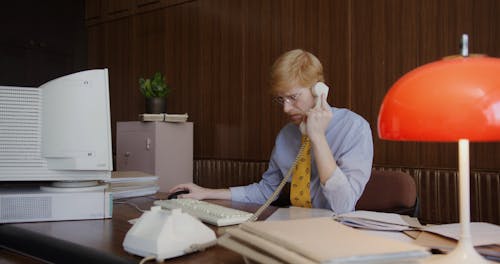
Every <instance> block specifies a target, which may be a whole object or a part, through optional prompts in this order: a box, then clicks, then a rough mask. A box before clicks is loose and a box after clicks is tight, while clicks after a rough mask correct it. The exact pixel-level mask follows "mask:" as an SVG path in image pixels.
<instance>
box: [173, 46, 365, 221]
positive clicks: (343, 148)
mask: <svg viewBox="0 0 500 264" xmlns="http://www.w3.org/2000/svg"><path fill="white" fill-rule="evenodd" d="M317 82H324V77H323V66H322V65H321V62H320V61H319V60H318V58H316V57H315V56H314V55H313V54H311V53H309V52H306V51H304V50H300V49H296V50H291V51H288V52H286V53H284V54H283V55H281V56H280V57H279V58H278V59H277V60H276V61H275V63H274V64H273V67H272V71H271V91H272V93H273V94H274V95H275V97H274V101H275V102H277V103H279V104H281V105H282V106H283V112H285V114H287V115H288V117H289V119H290V123H289V124H287V125H286V126H285V127H283V128H282V129H281V131H280V132H279V134H278V136H277V138H276V142H275V146H274V149H273V152H272V154H271V159H270V162H269V168H268V170H267V171H266V172H265V173H264V175H263V176H262V180H261V181H260V182H258V183H253V184H250V185H247V186H239V187H231V188H229V189H208V188H203V187H200V186H198V185H195V184H193V183H187V184H180V185H177V186H175V187H174V188H172V189H171V190H170V191H169V192H170V193H172V192H176V191H179V190H182V189H184V190H188V191H189V193H187V194H182V195H180V196H179V197H180V198H194V199H227V200H234V201H242V202H253V203H261V204H262V203H264V202H265V201H266V200H267V199H268V198H269V197H270V196H271V195H272V193H273V192H274V190H275V189H276V188H277V186H278V185H279V184H280V182H281V181H282V180H283V178H284V176H285V175H286V174H287V172H288V171H289V170H290V169H293V170H294V175H293V179H292V180H291V182H292V184H291V199H290V200H291V203H292V205H295V206H303V207H316V208H327V209H330V210H333V211H334V212H336V213H339V214H340V213H344V212H349V211H352V210H354V206H355V205H356V202H357V200H358V199H359V197H360V196H361V194H362V192H363V190H364V187H365V185H366V183H367V182H368V179H369V177H370V173H371V166H372V160H373V142H372V135H371V130H370V126H369V124H368V122H366V120H364V119H363V118H362V117H361V116H359V115H357V114H356V113H354V112H352V111H350V110H347V109H339V108H335V107H330V106H329V105H328V103H327V101H326V96H325V95H319V96H318V97H316V96H315V95H314V94H313V90H312V88H313V87H314V86H315V85H316V83H317ZM316 100H320V101H321V102H320V103H319V104H318V105H316ZM302 122H304V124H305V131H304V132H305V135H303V133H301V130H300V124H301V123H302ZM305 142H307V143H305ZM302 144H307V146H309V145H310V146H311V149H312V151H310V152H309V153H310V154H308V153H306V154H305V155H304V157H307V159H302V161H299V162H297V164H294V161H295V158H296V156H297V154H298V152H299V149H300V148H301V145H302ZM306 152H307V151H306ZM309 157H310V158H309ZM308 159H309V160H308ZM299 163H301V164H299ZM301 168H304V169H301ZM299 171H301V172H300V173H299ZM303 179H304V180H303Z"/></svg>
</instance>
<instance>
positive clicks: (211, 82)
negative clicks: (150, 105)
mask: <svg viewBox="0 0 500 264" xmlns="http://www.w3.org/2000/svg"><path fill="white" fill-rule="evenodd" d="M498 14H500V1H497V0H440V1H435V0H273V1H271V0H195V1H185V0H184V1H181V0H156V1H155V0H137V1H133V0H128V1H118V0H87V15H86V18H87V29H88V47H89V50H88V53H89V64H88V65H89V68H95V67H107V68H109V74H110V92H111V112H112V113H111V114H112V121H113V129H114V124H115V123H116V121H127V120H137V119H138V117H137V115H138V114H140V113H142V112H143V109H144V99H143V97H142V96H141V95H140V93H139V90H138V84H137V80H138V79H139V77H142V76H149V75H152V74H153V73H154V72H155V71H162V72H164V73H166V77H167V81H168V83H169V84H170V85H171V86H172V87H173V92H172V94H171V96H170V97H169V98H168V99H167V104H168V105H167V110H168V112H170V113H185V112H187V113H188V114H189V119H190V121H193V122H194V124H195V139H194V148H195V149H194V156H195V159H231V160H242V161H266V160H267V159H268V157H269V155H270V152H271V150H272V147H273V143H274V138H275V136H276V134H277V133H278V131H279V129H280V128H281V127H282V125H283V124H285V122H286V120H285V116H284V115H283V114H282V113H281V109H280V107H279V106H277V105H273V104H272V103H271V97H270V95H269V94H268V89H269V86H268V76H269V69H270V65H271V64H272V62H273V61H274V59H275V58H276V57H277V56H279V55H280V54H281V53H283V52H285V51H287V50H290V49H294V48H303V49H306V50H309V51H311V52H313V53H314V54H316V55H317V56H318V57H319V59H320V60H321V61H322V62H323V64H324V68H325V75H326V79H327V83H328V84H329V85H330V86H331V90H330V91H331V93H330V96H329V102H330V103H331V104H332V105H335V106H338V107H348V108H350V109H352V110H354V111H355V112H357V113H359V114H361V115H362V116H364V117H365V118H366V119H367V120H368V121H369V122H370V124H371V127H372V132H373V137H374V147H375V159H374V163H375V164H378V165H396V166H407V167H411V166H417V167H442V168H455V167H456V166H457V154H456V152H457V147H456V145H455V144H450V143H411V142H388V141H382V140H380V139H378V136H377V131H376V121H377V114H378V110H379V107H380V103H381V101H382V99H383V96H384V94H385V93H386V92H387V90H388V89H389V88H390V86H391V84H392V83H394V82H395V81H396V80H397V79H398V78H399V77H401V76H402V75H403V74H404V73H405V72H408V71H409V70H411V69H413V68H415V67H417V66H419V65H422V64H425V63H428V62H431V61H434V60H437V59H440V58H441V57H443V56H447V55H451V54H456V53H458V43H459V39H460V35H461V34H462V33H468V34H469V36H470V51H471V52H472V53H486V54H488V55H490V56H496V57H499V56H500V45H499V43H500V27H499V26H498V25H499V24H500V16H498ZM113 133H115V132H113ZM499 161H500V144H498V143H481V144H472V146H471V167H473V168H476V169H493V170H500V162H499Z"/></svg>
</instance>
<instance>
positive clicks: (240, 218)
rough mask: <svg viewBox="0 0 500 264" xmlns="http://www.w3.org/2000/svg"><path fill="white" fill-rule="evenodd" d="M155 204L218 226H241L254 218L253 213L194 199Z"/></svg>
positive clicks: (172, 200) (162, 201)
mask: <svg viewBox="0 0 500 264" xmlns="http://www.w3.org/2000/svg"><path fill="white" fill-rule="evenodd" d="M154 204H155V205H159V206H161V207H162V208H164V209H175V208H181V209H182V211H183V212H186V213H188V214H190V215H192V216H194V217H197V218H199V219H200V220H201V221H203V222H205V223H209V224H213V225H216V226H227V225H236V224H240V223H243V222H245V221H246V220H248V219H249V218H250V217H252V216H253V214H252V213H248V212H245V211H241V210H237V209H233V208H228V207H224V206H222V205H217V204H213V203H209V202H205V201H199V200H194V199H171V200H157V201H154Z"/></svg>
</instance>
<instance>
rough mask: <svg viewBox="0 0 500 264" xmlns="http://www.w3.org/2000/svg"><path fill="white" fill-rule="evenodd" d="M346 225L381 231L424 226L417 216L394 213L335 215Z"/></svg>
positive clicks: (367, 212)
mask: <svg viewBox="0 0 500 264" xmlns="http://www.w3.org/2000/svg"><path fill="white" fill-rule="evenodd" d="M334 219H335V220H337V221H339V222H341V223H342V224H344V225H348V226H352V227H357V228H363V229H370V230H379V231H404V230H414V229H419V228H422V225H421V224H420V222H419V221H418V219H417V218H413V217H409V216H406V215H399V214H393V213H381V212H372V211H354V212H350V213H345V214H341V215H337V216H334Z"/></svg>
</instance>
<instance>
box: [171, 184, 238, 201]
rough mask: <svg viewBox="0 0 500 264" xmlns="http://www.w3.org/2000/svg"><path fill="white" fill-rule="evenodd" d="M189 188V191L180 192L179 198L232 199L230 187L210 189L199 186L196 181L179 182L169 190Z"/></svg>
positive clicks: (175, 190) (172, 191)
mask: <svg viewBox="0 0 500 264" xmlns="http://www.w3.org/2000/svg"><path fill="white" fill-rule="evenodd" d="M180 190H188V191H189V193H185V194H180V195H179V196H177V198H191V199H196V200H204V199H225V200H230V199H231V192H230V191H229V190H228V189H209V188H204V187H201V186H198V185H196V184H194V183H183V184H179V185H177V186H175V187H173V188H172V189H170V190H169V191H168V194H171V193H174V192H177V191H180Z"/></svg>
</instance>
